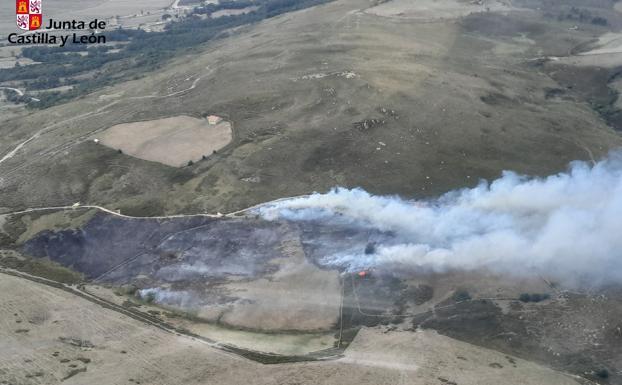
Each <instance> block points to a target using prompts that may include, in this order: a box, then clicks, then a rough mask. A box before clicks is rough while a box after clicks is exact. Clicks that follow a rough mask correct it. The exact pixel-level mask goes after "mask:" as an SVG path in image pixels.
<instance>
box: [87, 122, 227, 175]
mask: <svg viewBox="0 0 622 385" xmlns="http://www.w3.org/2000/svg"><path fill="white" fill-rule="evenodd" d="M231 138H232V134H231V124H230V123H228V122H220V123H218V124H216V125H210V124H209V123H208V122H207V120H205V119H197V118H193V117H190V116H184V115H180V116H175V117H170V118H164V119H157V120H149V121H144V122H134V123H123V124H118V125H115V126H113V127H110V128H109V129H107V130H106V131H104V132H103V133H102V135H101V136H100V137H99V139H100V140H101V143H103V144H104V145H106V146H108V147H111V148H113V149H120V150H122V151H123V152H124V153H126V154H128V155H131V156H134V157H136V158H140V159H144V160H149V161H153V162H159V163H163V164H166V165H169V166H174V167H179V166H184V165H186V164H187V163H188V162H189V161H197V160H199V159H201V157H202V156H204V155H205V156H209V155H211V154H212V153H213V152H214V151H217V150H220V149H221V148H223V147H224V146H226V145H227V144H229V142H231Z"/></svg>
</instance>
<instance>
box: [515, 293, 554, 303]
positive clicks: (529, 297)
mask: <svg viewBox="0 0 622 385" xmlns="http://www.w3.org/2000/svg"><path fill="white" fill-rule="evenodd" d="M550 298H551V295H550V294H548V293H543V294H540V293H533V294H529V293H522V294H521V295H520V296H519V297H518V300H519V301H521V302H540V301H546V300H547V299H550Z"/></svg>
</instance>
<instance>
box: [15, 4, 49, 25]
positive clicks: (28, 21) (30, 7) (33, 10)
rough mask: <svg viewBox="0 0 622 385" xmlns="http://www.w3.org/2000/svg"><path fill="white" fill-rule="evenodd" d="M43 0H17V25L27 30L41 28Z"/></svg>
mask: <svg viewBox="0 0 622 385" xmlns="http://www.w3.org/2000/svg"><path fill="white" fill-rule="evenodd" d="M41 1H42V0H16V1H15V14H16V17H17V26H18V27H19V29H23V30H25V31H33V30H35V29H39V28H41V25H42V24H43V12H42V9H41Z"/></svg>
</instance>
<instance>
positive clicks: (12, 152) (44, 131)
mask: <svg viewBox="0 0 622 385" xmlns="http://www.w3.org/2000/svg"><path fill="white" fill-rule="evenodd" d="M205 69H206V70H207V73H205V74H202V75H201V76H198V77H197V78H196V79H194V81H193V82H192V84H191V85H190V86H189V87H188V88H185V89H183V90H180V91H175V92H172V93H169V94H166V95H143V96H129V97H126V98H122V99H119V100H115V101H113V102H111V103H108V104H106V105H104V106H102V107H100V108H98V109H96V110H94V111H90V112H86V113H84V114H80V115H77V116H74V117H71V118H69V119H65V120H61V121H60V122H56V123H54V124H52V125H49V126H47V127H44V128H42V129H40V130H39V131H37V132H36V133H35V134H34V135H32V136H31V137H29V138H28V139H26V140H24V141H23V142H21V143H19V144H18V145H17V146H16V147H15V148H13V149H12V150H10V151H9V152H8V153H6V154H5V155H4V156H3V157H2V158H0V164H2V163H3V162H5V161H7V160H9V159H11V158H12V157H13V156H15V154H16V153H17V152H18V151H20V150H21V149H22V148H23V147H24V146H26V145H27V144H28V143H30V142H31V141H33V140H35V139H37V138H38V137H40V136H41V135H43V134H47V133H49V132H53V131H55V130H56V129H58V128H60V127H62V125H64V124H66V123H71V122H73V121H76V120H80V119H86V118H90V117H93V116H95V115H99V114H102V113H104V112H105V111H106V110H108V109H109V108H110V107H112V106H115V105H117V104H119V103H122V102H124V101H128V100H142V99H159V98H161V99H164V98H170V97H174V96H179V95H182V94H184V93H187V92H190V91H192V90H194V89H195V88H196V87H197V85H198V84H199V82H200V81H201V80H202V79H203V78H204V77H206V76H209V75H211V74H212V72H213V71H214V70H213V69H210V68H209V66H208V67H205ZM99 131H101V129H98V130H94V131H90V132H88V133H86V134H85V135H82V136H80V137H78V138H75V139H72V140H70V141H67V142H64V143H62V144H60V145H59V146H56V147H52V148H50V149H48V150H46V151H43V152H42V153H39V154H37V155H38V156H36V157H34V159H32V160H28V161H25V162H23V163H22V164H21V165H20V166H17V167H15V168H13V169H11V170H8V171H7V172H5V173H4V174H3V175H1V177H4V178H6V177H8V176H10V175H12V174H14V173H15V172H16V171H19V170H21V169H23V168H24V167H26V166H28V165H30V164H32V163H33V162H34V161H35V160H37V159H40V158H42V157H43V156H45V155H47V154H49V153H51V152H53V151H55V150H60V151H62V150H66V149H68V148H71V147H73V146H75V145H76V144H79V143H82V142H84V141H85V140H87V139H88V138H89V137H90V136H91V135H93V134H95V133H97V132H99Z"/></svg>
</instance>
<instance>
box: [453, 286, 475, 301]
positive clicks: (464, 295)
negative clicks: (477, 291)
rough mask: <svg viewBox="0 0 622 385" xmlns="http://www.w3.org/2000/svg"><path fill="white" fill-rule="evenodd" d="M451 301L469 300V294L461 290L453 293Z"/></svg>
mask: <svg viewBox="0 0 622 385" xmlns="http://www.w3.org/2000/svg"><path fill="white" fill-rule="evenodd" d="M453 299H454V301H456V302H464V301H468V300H470V299H471V294H469V292H468V291H466V290H464V289H461V290H458V291H456V292H455V293H454V295H453Z"/></svg>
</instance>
